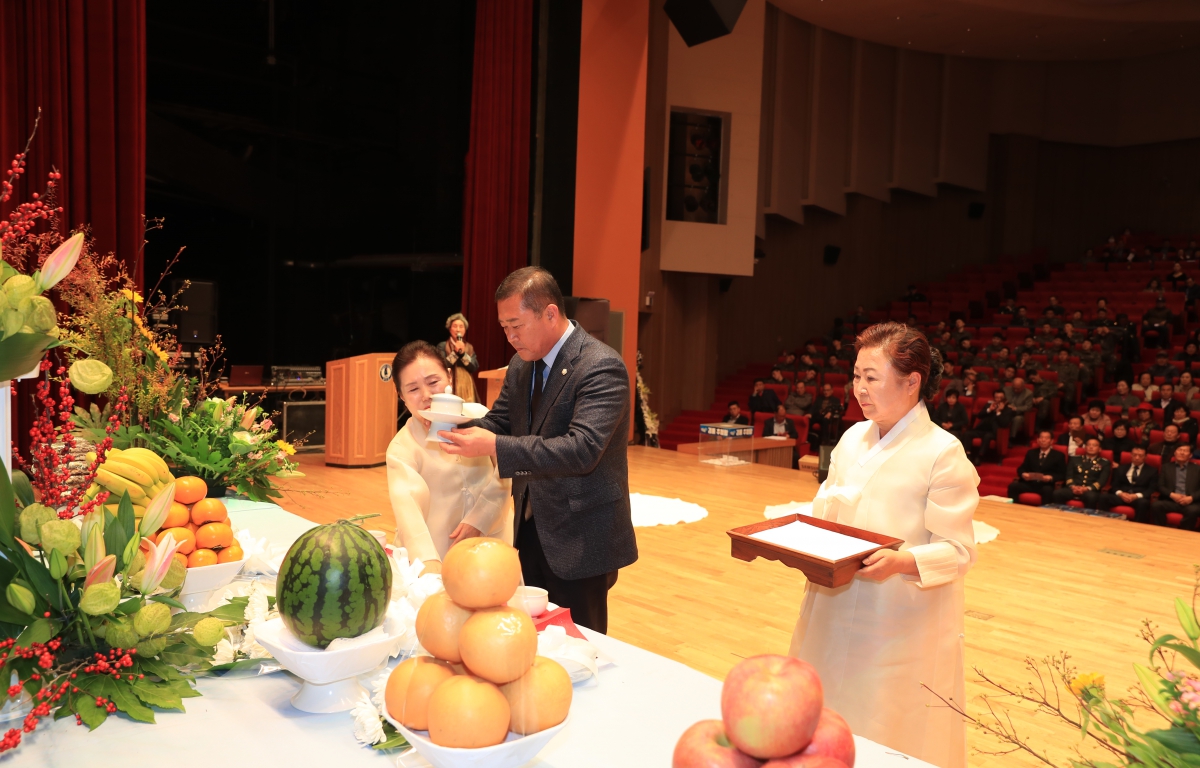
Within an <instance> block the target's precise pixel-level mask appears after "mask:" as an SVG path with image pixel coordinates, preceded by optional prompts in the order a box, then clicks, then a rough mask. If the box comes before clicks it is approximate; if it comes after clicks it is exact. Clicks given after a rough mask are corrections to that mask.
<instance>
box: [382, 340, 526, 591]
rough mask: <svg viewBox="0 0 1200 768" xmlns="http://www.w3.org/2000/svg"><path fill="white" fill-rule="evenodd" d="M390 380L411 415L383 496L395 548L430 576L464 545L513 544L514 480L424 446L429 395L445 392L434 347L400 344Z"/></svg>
mask: <svg viewBox="0 0 1200 768" xmlns="http://www.w3.org/2000/svg"><path fill="white" fill-rule="evenodd" d="M392 377H393V381H394V382H395V383H396V389H397V390H398V391H399V393H400V398H401V399H402V400H403V401H404V405H405V406H406V407H407V408H408V410H409V411H410V412H411V413H412V417H411V418H409V420H408V421H407V422H406V423H405V425H404V428H403V429H401V430H400V431H399V432H398V433H396V436H395V437H394V438H392V442H391V444H390V445H388V450H387V478H388V495H389V496H390V497H391V502H392V511H393V512H394V513H395V515H396V544H398V545H399V546H402V547H404V548H405V549H406V550H407V551H408V557H409V560H410V561H411V560H415V559H418V558H419V559H420V560H421V561H422V562H423V563H425V566H426V568H425V570H426V571H427V572H432V573H439V572H441V562H442V558H443V557H445V555H446V551H447V550H448V549H450V547H451V546H452V545H453V544H455V543H457V542H458V541H461V540H462V539H464V538H470V537H472V536H493V537H495V538H498V539H502V540H504V541H512V523H513V520H512V493H511V487H512V486H511V481H509V480H501V479H500V475H499V473H498V472H497V471H496V467H495V465H494V464H493V462H492V459H491V458H489V457H487V456H483V457H479V458H465V457H462V456H451V455H450V454H448V453H445V452H443V451H442V449H441V447H440V445H441V444H440V443H438V442H430V443H426V442H425V441H426V438H427V437H428V436H429V422H428V421H426V420H425V419H422V418H421V417H420V416H418V415H417V412H418V411H423V410H428V409H429V406H430V403H431V402H432V398H433V395H434V394H440V393H442V392H445V391H446V388H447V387H449V386H450V376H449V374H448V373H447V371H446V366H445V363H444V362H443V360H442V357H441V355H439V354H438V351H437V349H436V348H434V347H433V345H431V344H428V343H426V342H424V341H414V342H411V343H409V344H406V345H404V347H403V348H402V349H401V350H400V352H399V353H398V354H397V355H396V359H395V361H394V362H393V364H392Z"/></svg>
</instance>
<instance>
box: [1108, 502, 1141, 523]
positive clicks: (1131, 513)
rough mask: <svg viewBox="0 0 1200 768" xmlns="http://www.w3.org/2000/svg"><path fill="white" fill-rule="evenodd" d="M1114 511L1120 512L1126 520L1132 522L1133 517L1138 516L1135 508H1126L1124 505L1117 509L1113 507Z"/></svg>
mask: <svg viewBox="0 0 1200 768" xmlns="http://www.w3.org/2000/svg"><path fill="white" fill-rule="evenodd" d="M1112 511H1113V512H1120V513H1121V514H1122V515H1125V518H1126V519H1127V520H1132V519H1133V516H1134V515H1135V514H1137V513H1136V512H1135V511H1134V509H1133V507H1126V506H1124V505H1121V506H1117V507H1113V508H1112Z"/></svg>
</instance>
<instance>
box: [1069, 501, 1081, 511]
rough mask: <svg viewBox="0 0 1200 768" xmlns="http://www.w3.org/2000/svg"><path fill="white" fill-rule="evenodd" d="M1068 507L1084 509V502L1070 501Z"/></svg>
mask: <svg viewBox="0 0 1200 768" xmlns="http://www.w3.org/2000/svg"><path fill="white" fill-rule="evenodd" d="M1067 506H1068V507H1075V508H1076V509H1083V502H1082V501H1080V500H1079V499H1071V500H1070V501H1068V502H1067Z"/></svg>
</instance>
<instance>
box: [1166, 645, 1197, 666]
mask: <svg viewBox="0 0 1200 768" xmlns="http://www.w3.org/2000/svg"><path fill="white" fill-rule="evenodd" d="M1162 647H1163V648H1166V649H1168V650H1172V651H1175V652H1176V653H1178V654H1179V655H1180V656H1182V657H1184V658H1185V659H1187V660H1188V661H1189V662H1191V665H1192V666H1193V667H1196V668H1197V669H1200V650H1197V649H1195V648H1193V647H1192V646H1190V645H1184V644H1183V643H1178V642H1175V643H1163V644H1162Z"/></svg>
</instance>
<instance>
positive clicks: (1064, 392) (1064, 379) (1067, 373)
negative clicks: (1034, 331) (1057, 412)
mask: <svg viewBox="0 0 1200 768" xmlns="http://www.w3.org/2000/svg"><path fill="white" fill-rule="evenodd" d="M1047 367H1048V368H1049V369H1050V370H1051V371H1054V372H1055V373H1056V374H1058V394H1059V395H1060V396H1061V397H1062V405H1063V410H1064V411H1068V412H1069V411H1073V410H1075V390H1076V389H1077V388H1078V386H1077V385H1078V384H1079V363H1072V362H1071V361H1070V359H1069V356H1068V355H1067V350H1065V349H1060V350H1059V351H1058V357H1057V359H1056V360H1055V361H1054V362H1053V363H1050V364H1049V365H1048V366H1047Z"/></svg>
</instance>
